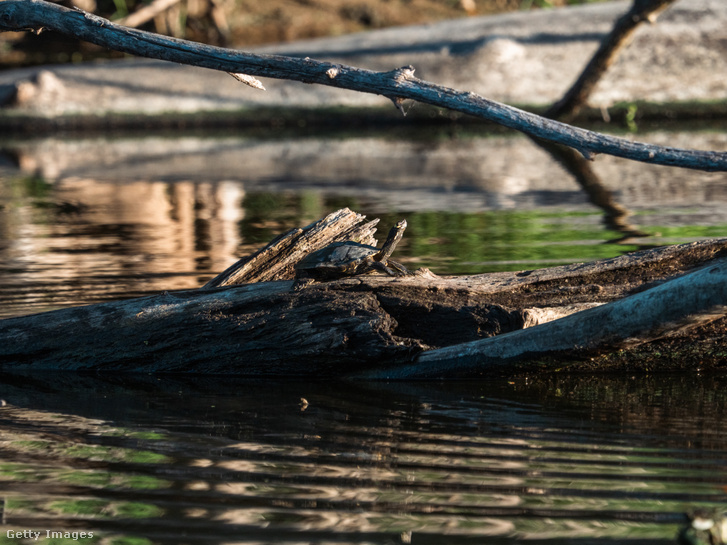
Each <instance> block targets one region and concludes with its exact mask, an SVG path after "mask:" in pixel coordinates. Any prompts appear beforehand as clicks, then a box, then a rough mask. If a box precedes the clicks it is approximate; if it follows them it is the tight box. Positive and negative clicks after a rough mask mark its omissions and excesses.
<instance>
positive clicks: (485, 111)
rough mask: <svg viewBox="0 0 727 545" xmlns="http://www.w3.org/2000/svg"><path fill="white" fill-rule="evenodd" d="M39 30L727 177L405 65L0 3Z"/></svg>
mask: <svg viewBox="0 0 727 545" xmlns="http://www.w3.org/2000/svg"><path fill="white" fill-rule="evenodd" d="M42 29H49V30H54V31H56V32H60V33H62V34H65V35H67V36H73V37H75V38H78V39H81V40H86V41H88V42H91V43H95V44H97V45H100V46H102V47H108V48H110V49H114V50H117V51H123V52H126V53H130V54H132V55H139V56H142V57H149V58H155V59H161V60H167V61H172V62H177V63H181V64H189V65H193V66H201V67H204V68H210V69H213V70H221V71H224V72H228V73H232V74H243V75H247V76H255V77H270V78H277V79H288V80H293V81H301V82H304V83H316V84H319V85H327V86H331V87H338V88H341V89H349V90H353V91H359V92H363V93H373V94H378V95H382V96H385V97H388V98H390V99H391V100H392V101H393V102H394V104H396V105H397V107H400V106H401V103H402V101H403V100H405V99H411V100H416V101H419V102H423V103H426V104H431V105H434V106H439V107H443V108H447V109H450V110H454V111H459V112H462V113H465V114H468V115H472V116H475V117H479V118H482V119H486V120H489V121H492V122H494V123H498V124H500V125H503V126H505V127H509V128H511V129H515V130H517V131H521V132H523V133H525V134H527V135H529V136H532V137H534V138H540V139H543V140H547V141H552V142H556V143H559V144H563V145H565V146H569V147H571V148H574V149H576V150H578V151H579V152H580V153H581V154H582V155H583V156H585V157H587V158H591V157H593V156H595V155H597V154H600V153H604V154H608V155H615V156H617V157H624V158H627V159H631V160H635V161H642V162H645V163H653V164H659V165H669V166H680V167H684V168H692V169H698V170H708V171H727V153H725V152H716V151H699V150H685V149H677V148H670V147H664V146H658V145H654V144H647V143H642V142H634V141H631V140H627V139H623V138H616V137H613V136H607V135H604V134H600V133H596V132H593V131H588V130H585V129H580V128H577V127H573V126H570V125H566V124H564V123H560V122H558V121H554V120H551V119H548V118H546V117H542V116H538V115H535V114H533V113H529V112H526V111H523V110H520V109H518V108H513V107H511V106H507V105H505V104H501V103H499V102H495V101H492V100H489V99H487V98H485V97H482V96H479V95H477V94H475V93H471V92H464V91H458V90H456V89H451V88H448V87H444V86H442V85H437V84H434V83H430V82H426V81H423V80H420V79H418V78H416V77H415V76H414V68H413V67H411V66H406V67H402V68H399V69H396V70H391V71H388V72H374V71H371V70H364V69H360V68H355V67H352V66H344V65H341V64H335V63H330V62H321V61H317V60H313V59H310V58H305V59H299V58H293V57H284V56H280V55H261V54H252V53H244V52H240V51H235V50H230V49H224V48H219V47H212V46H208V45H203V44H197V43H193V42H188V41H185V40H179V39H174V38H168V37H165V36H160V35H157V34H153V33H150V32H144V31H141V30H136V29H131V28H126V27H122V26H119V25H115V24H114V23H112V22H110V21H108V20H107V19H103V18H101V17H98V16H96V15H93V14H90V13H86V12H81V11H74V10H69V9H67V8H64V7H62V6H58V5H55V4H51V3H50V2H45V1H43V0H4V1H3V2H0V31H2V30H6V31H18V30H34V31H36V32H39V31H40V30H42Z"/></svg>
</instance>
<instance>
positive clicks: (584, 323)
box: [0, 209, 727, 379]
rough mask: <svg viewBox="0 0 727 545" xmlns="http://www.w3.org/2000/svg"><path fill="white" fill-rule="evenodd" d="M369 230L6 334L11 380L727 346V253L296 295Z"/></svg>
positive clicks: (445, 365) (385, 366) (356, 373)
mask: <svg viewBox="0 0 727 545" xmlns="http://www.w3.org/2000/svg"><path fill="white" fill-rule="evenodd" d="M362 221H363V217H362V216H359V215H358V214H355V213H354V212H351V211H350V210H347V209H344V210H340V211H338V212H335V213H334V214H331V215H330V216H328V217H327V218H324V219H323V220H321V221H320V222H317V223H315V224H312V225H310V226H308V227H306V228H304V229H301V230H293V231H291V232H289V233H287V234H286V235H284V236H282V237H280V238H278V239H277V240H276V241H273V242H272V243H271V244H270V245H268V246H267V247H266V248H264V249H262V250H261V251H260V252H257V253H256V254H254V255H253V256H251V258H246V259H244V260H241V261H240V262H239V263H238V264H236V265H235V266H233V267H231V268H230V269H228V271H225V273H223V274H222V275H220V276H219V277H218V278H217V279H216V280H214V281H212V282H210V283H209V284H208V285H207V286H206V287H205V288H204V289H199V290H188V291H180V292H169V293H163V294H160V295H157V296H153V297H145V298H140V299H132V300H128V301H119V302H112V303H102V304H96V305H90V306H86V307H79V308H69V309H62V310H57V311H52V312H47V313H44V314H38V315H33V316H25V317H18V318H10V319H6V320H1V321H0V370H2V371H6V372H9V371H38V370H49V369H73V370H86V371H96V372H155V373H206V374H211V373H223V374H236V375H252V376H313V377H363V378H375V379H402V378H443V377H452V376H454V377H461V376H473V375H480V374H483V373H487V374H489V373H492V372H495V371H497V372H505V373H510V372H513V371H517V370H521V369H530V368H532V367H531V366H532V365H538V366H539V367H538V368H540V369H543V368H547V367H545V366H547V365H549V366H551V367H550V368H553V369H559V368H562V367H563V366H564V365H566V364H567V363H568V362H569V361H570V362H572V361H590V358H592V357H594V356H596V355H598V354H601V353H604V352H606V353H614V351H619V350H629V349H632V348H633V347H634V346H638V345H642V344H643V343H652V342H654V341H655V340H657V339H663V338H669V339H677V340H678V341H679V342H681V343H682V345H681V346H683V347H689V346H692V343H693V342H694V340H695V339H702V338H703V335H702V337H700V333H699V328H700V327H705V324H711V327H712V329H711V330H710V333H709V334H710V335H711V339H712V341H714V342H717V343H724V339H725V336H724V332H725V330H724V327H725V325H724V315H725V308H726V307H727V282H726V280H727V262H726V261H725V258H722V257H721V256H722V255H724V252H725V249H726V248H727V240H726V239H719V240H707V241H702V242H695V243H690V244H683V245H678V246H669V247H665V248H658V249H653V250H647V251H643V252H638V253H634V254H630V255H625V256H622V257H618V258H614V259H608V260H603V261H597V262H593V263H587V264H578V265H568V266H562V267H552V268H548V269H542V270H536V271H520V272H508V273H493V274H483V275H476V276H462V277H452V278H445V277H438V276H436V275H434V274H432V273H431V272H429V271H427V270H419V271H416V273H415V274H414V275H412V276H408V277H401V278H390V277H386V276H383V275H365V276H358V277H353V278H346V279H342V280H336V281H330V282H320V283H315V284H312V285H309V286H305V287H300V286H299V285H297V284H296V282H295V281H294V280H293V279H292V271H293V269H292V266H293V265H294V263H295V261H296V260H298V259H299V258H300V256H301V255H304V254H305V253H306V252H309V251H312V250H315V249H316V248H317V246H316V245H322V244H326V243H327V241H328V240H332V239H335V238H337V237H338V236H340V235H341V233H347V232H359V233H362V232H363V233H370V232H371V230H372V224H371V223H369V224H363V225H361V230H359V231H357V230H356V229H357V226H358V224H360V223H361V222H362ZM312 241H317V242H312ZM275 255H277V256H278V258H279V259H278V260H277V262H276V259H275ZM256 261H257V263H258V264H259V268H258V269H255V268H254V267H250V266H249V265H250V263H255V262H256ZM273 269H274V270H276V271H277V272H276V273H275V275H274V278H273V279H270V281H265V282H259V283H246V284H239V285H236V284H235V280H234V278H237V279H245V281H250V280H251V279H254V278H256V276H259V277H261V278H265V277H266V276H267V277H269V276H270V274H269V271H270V270H273ZM237 270H240V271H243V270H244V271H246V272H245V273H244V274H242V275H236V274H235V271H237ZM215 284H216V285H221V284H227V285H226V286H225V287H210V285H215ZM695 332H696V333H695ZM679 339H681V340H679ZM720 346H722V344H720ZM677 349H678V347H677ZM700 357H701V356H700ZM702 360H705V358H704V357H702ZM706 363H709V362H706ZM702 364H705V361H702Z"/></svg>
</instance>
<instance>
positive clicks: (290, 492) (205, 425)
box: [0, 375, 727, 545]
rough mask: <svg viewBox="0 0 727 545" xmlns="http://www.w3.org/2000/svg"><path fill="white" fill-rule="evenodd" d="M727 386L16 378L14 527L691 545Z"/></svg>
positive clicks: (697, 380)
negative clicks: (682, 532) (685, 543)
mask: <svg viewBox="0 0 727 545" xmlns="http://www.w3.org/2000/svg"><path fill="white" fill-rule="evenodd" d="M725 386H727V384H726V383H725V377H723V376H692V377H684V376H682V377H679V376H654V377H598V378H595V379H594V378H587V377H555V378H553V377H551V378H549V379H539V380H538V379H534V378H529V379H527V378H519V379H515V380H509V381H508V380H493V381H482V382H473V383H467V384H462V383H449V384H437V383H426V384H424V383H422V384H409V385H403V384H378V383H377V384H339V383H318V384H311V383H303V382H287V383H280V382H265V383H258V382H246V381H241V380H233V381H230V380H229V379H227V378H225V379H215V378H213V377H208V378H205V379H199V378H197V379H194V380H188V381H187V380H182V379H174V378H171V377H164V378H159V377H157V378H154V377H136V378H135V379H133V380H132V379H131V378H129V377H127V378H126V379H120V378H118V377H117V378H114V379H110V378H107V379H103V378H90V377H78V376H68V375H49V376H43V377H33V378H29V377H9V376H4V377H3V382H2V385H0V396H1V397H2V398H3V399H4V400H5V401H6V402H7V403H8V404H7V405H6V406H5V407H3V408H1V409H0V434H2V435H1V436H2V451H1V452H2V464H1V465H0V491H2V497H3V506H4V514H3V522H4V525H3V528H4V529H5V528H33V529H39V530H42V531H46V530H49V529H50V530H54V531H64V530H65V531H67V530H75V531H86V532H93V533H94V538H93V539H92V540H86V541H82V542H92V543H177V544H179V543H271V544H273V543H321V544H323V543H326V544H327V543H352V544H363V543H366V544H368V543H372V544H382V545H383V544H391V543H409V542H411V543H415V544H416V543H430V544H434V543H451V544H471V543H472V544H473V543H513V542H521V541H526V542H530V543H552V544H561V543H674V537H675V535H676V532H677V530H678V528H679V526H680V525H681V524H682V523H683V513H684V512H685V510H687V509H689V508H692V507H695V506H711V507H714V506H718V505H720V504H724V502H725V501H727V466H726V465H725V460H727V439H726V438H727V420H725V419H724V414H725V412H724V411H725V408H726V403H727V394H725V392H726V391H727V389H725ZM122 538H123V539H122ZM132 538H133V540H132ZM0 542H2V543H11V542H12V543H17V541H8V540H2V538H0ZM28 542H29V541H28ZM66 542H68V543H70V542H71V540H68V541H66Z"/></svg>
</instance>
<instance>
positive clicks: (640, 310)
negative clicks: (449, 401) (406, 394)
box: [360, 259, 727, 380]
mask: <svg viewBox="0 0 727 545" xmlns="http://www.w3.org/2000/svg"><path fill="white" fill-rule="evenodd" d="M726 313H727V259H720V260H717V261H715V262H714V263H712V264H710V265H708V266H706V267H704V268H702V269H700V270H698V271H696V272H693V273H690V274H687V275H684V276H682V277H679V278H676V279H673V280H670V281H668V282H664V283H663V284H661V285H659V286H656V287H653V288H651V289H649V290H646V291H643V292H641V293H637V294H635V295H632V296H630V297H625V298H623V299H620V300H618V301H615V302H613V303H610V304H607V305H603V306H599V307H595V308H592V309H588V310H584V311H582V312H578V313H576V314H572V315H570V316H567V317H564V318H561V319H559V320H555V321H552V322H548V323H545V324H541V325H538V326H537V327H533V328H529V329H521V330H518V331H513V332H511V333H507V334H503V335H500V336H497V337H492V338H488V339H484V340H481V341H474V342H470V343H466V344H459V345H456V346H452V347H446V348H441V349H438V350H430V351H427V352H423V353H422V354H420V355H419V357H417V358H415V359H414V361H413V362H412V363H410V364H406V365H398V366H395V367H391V368H390V369H377V370H374V371H368V372H364V373H361V374H360V376H361V377H365V378H375V379H389V380H391V379H399V380H400V379H422V378H448V377H449V378H451V377H463V376H465V377H466V376H472V375H483V374H487V373H492V372H493V371H501V370H502V368H504V367H506V366H508V365H512V364H513V363H518V362H521V361H523V360H525V361H528V360H532V359H533V358H538V357H545V356H548V355H562V354H566V355H569V356H571V357H572V356H573V354H574V353H575V354H577V355H578V356H580V357H587V356H589V355H590V354H591V353H597V354H600V353H602V352H604V351H606V350H611V351H613V350H619V349H624V348H628V347H630V346H635V345H638V344H641V343H643V342H648V341H652V340H654V339H658V338H661V337H664V336H666V335H669V334H673V333H675V332H683V331H686V330H689V329H690V328H695V327H697V326H700V325H703V324H705V323H708V322H711V321H713V320H716V319H718V318H722V317H724V316H725V314H726Z"/></svg>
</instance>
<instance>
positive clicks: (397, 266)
mask: <svg viewBox="0 0 727 545" xmlns="http://www.w3.org/2000/svg"><path fill="white" fill-rule="evenodd" d="M386 265H388V267H389V268H390V269H394V271H396V276H410V275H412V274H413V273H412V272H411V271H410V270H409V269H407V268H406V267H405V266H404V265H402V264H401V263H399V262H398V261H394V260H393V259H389V260H388V261H387V262H386Z"/></svg>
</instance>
